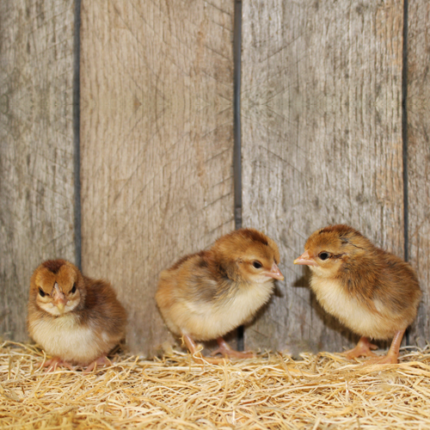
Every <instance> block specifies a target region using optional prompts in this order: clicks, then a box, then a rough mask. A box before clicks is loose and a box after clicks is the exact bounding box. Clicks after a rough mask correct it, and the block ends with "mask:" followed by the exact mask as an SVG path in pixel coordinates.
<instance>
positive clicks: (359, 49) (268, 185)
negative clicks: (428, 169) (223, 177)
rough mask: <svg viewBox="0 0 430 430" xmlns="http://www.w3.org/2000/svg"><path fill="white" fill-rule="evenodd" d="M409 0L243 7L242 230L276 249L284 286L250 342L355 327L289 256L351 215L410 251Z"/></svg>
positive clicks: (330, 342) (333, 343)
mask: <svg viewBox="0 0 430 430" xmlns="http://www.w3.org/2000/svg"><path fill="white" fill-rule="evenodd" d="M402 8H403V6H402V2H396V1H394V0H386V1H370V0H365V1H348V2H337V1H324V2H322V1H315V0H305V1H300V2H296V1H292V0H269V1H266V0H265V1H262V0H253V1H249V2H244V4H243V57H242V70H243V74H242V76H243V81H242V88H243V90H242V142H243V143H242V145H243V203H244V207H243V219H244V226H252V227H256V228H259V229H262V230H263V231H265V232H266V233H267V234H269V235H270V236H271V237H273V238H274V239H275V240H277V242H278V243H279V245H280V248H281V255H282V263H281V268H282V270H283V273H284V274H285V275H286V281H285V283H282V284H279V288H280V290H281V292H280V293H281V297H274V298H273V300H272V301H271V303H270V306H269V307H268V308H267V309H266V312H265V313H262V315H261V318H260V319H259V320H258V321H257V322H256V323H255V324H253V325H252V326H251V327H249V328H248V329H247V331H246V342H247V346H248V347H251V348H254V347H262V348H264V347H268V348H272V349H281V350H282V349H285V348H287V349H288V348H289V349H290V350H292V352H294V351H297V350H298V351H301V350H303V349H310V350H314V351H316V350H321V349H324V350H340V349H341V348H342V347H343V346H347V345H348V344H349V341H348V338H349V337H350V335H349V334H348V332H346V330H345V329H344V328H343V327H341V326H340V325H339V324H338V323H337V322H336V321H334V320H333V319H332V318H330V317H328V316H327V314H325V313H324V311H323V310H322V309H321V308H320V307H319V305H318V303H316V300H315V298H314V296H313V295H312V294H311V293H310V289H309V288H308V287H307V285H308V283H307V280H306V279H303V278H302V276H303V275H304V273H305V272H304V270H303V268H301V267H294V266H293V260H294V258H295V257H297V256H298V255H300V253H301V252H302V251H303V246H304V244H305V241H306V238H307V237H308V236H309V234H310V233H312V232H313V231H314V230H316V229H317V228H320V227H323V226H325V225H328V224H332V223H348V224H351V225H352V226H354V227H356V228H357V229H359V230H360V231H361V232H362V233H363V234H365V235H367V236H368V237H369V238H370V239H371V240H373V241H374V242H375V243H376V244H377V245H379V246H382V247H384V248H386V249H389V250H391V251H393V252H394V253H396V254H397V255H400V256H403V245H404V239H403V181H402V170H403V166H402V135H401V131H402V128H401V124H402V122H401V95H402V92H401V85H402V79H401V78H402V41H403V36H402V30H403V9H402Z"/></svg>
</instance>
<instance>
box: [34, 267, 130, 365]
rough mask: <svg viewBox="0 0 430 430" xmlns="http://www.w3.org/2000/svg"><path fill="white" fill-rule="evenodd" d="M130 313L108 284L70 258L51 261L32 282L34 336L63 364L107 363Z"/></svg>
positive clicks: (39, 269) (50, 362)
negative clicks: (85, 274)
mask: <svg viewBox="0 0 430 430" xmlns="http://www.w3.org/2000/svg"><path fill="white" fill-rule="evenodd" d="M126 322H127V314H126V311H125V309H124V308H123V306H122V305H121V303H120V302H119V301H118V299H117V297H116V294H115V291H114V290H113V288H112V287H111V285H110V284H109V283H107V282H105V281H100V280H93V279H90V278H87V277H85V276H83V275H82V274H81V272H80V271H79V269H78V268H77V267H76V266H74V265H73V264H72V263H70V262H68V261H65V260H60V259H58V260H48V261H45V262H44V263H42V264H41V265H40V266H39V267H38V268H37V269H36V270H35V271H34V273H33V276H32V277H31V282H30V297H29V302H28V317H27V328H28V332H29V334H30V336H31V337H32V338H33V339H34V340H35V341H36V342H37V343H38V344H39V345H41V346H42V348H43V349H44V350H45V351H46V352H47V354H49V355H51V356H53V357H54V358H52V359H51V360H48V361H47V362H45V366H49V369H48V370H52V369H55V368H56V367H57V365H58V364H62V365H64V366H67V367H69V368H71V365H72V364H74V365H79V366H88V367H87V369H86V371H87V372H89V371H91V370H92V369H93V368H94V367H95V366H96V365H102V364H107V363H109V361H108V360H107V358H106V354H108V352H109V351H110V350H111V349H112V348H113V347H114V346H115V345H117V344H118V342H119V341H120V340H121V339H122V338H123V337H124V334H125V326H126Z"/></svg>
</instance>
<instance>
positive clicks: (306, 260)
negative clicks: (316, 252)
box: [294, 251, 317, 266]
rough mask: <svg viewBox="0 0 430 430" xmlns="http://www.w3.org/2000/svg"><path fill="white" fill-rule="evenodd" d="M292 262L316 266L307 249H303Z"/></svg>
mask: <svg viewBox="0 0 430 430" xmlns="http://www.w3.org/2000/svg"><path fill="white" fill-rule="evenodd" d="M294 264H302V265H306V266H316V265H317V263H316V262H315V260H314V259H313V258H312V257H311V256H310V254H309V251H305V252H304V253H303V254H302V255H301V256H300V257H299V258H296V259H295V260H294Z"/></svg>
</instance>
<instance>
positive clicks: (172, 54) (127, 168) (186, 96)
mask: <svg viewBox="0 0 430 430" xmlns="http://www.w3.org/2000/svg"><path fill="white" fill-rule="evenodd" d="M232 29H233V2H231V1H229V0H214V1H212V2H204V1H195V2H170V1H169V2H164V1H162V2H152V1H149V0H145V1H140V0H139V1H137V0H136V1H134V0H130V1H126V2H125V1H122V0H112V1H109V2H106V1H105V0H84V1H83V2H82V32H81V162H82V164H81V165H82V170H81V182H82V238H83V241H82V261H83V270H84V272H85V273H86V274H87V275H89V276H94V277H103V278H106V279H109V280H110V281H111V282H112V283H113V285H114V286H115V287H116V289H117V290H118V291H120V299H121V300H122V302H123V303H124V305H125V306H126V308H127V309H128V311H129V320H130V324H129V330H128V335H127V342H128V344H129V346H130V347H131V349H132V350H133V351H136V352H139V353H144V354H148V355H151V354H153V353H154V352H157V351H158V349H159V348H158V345H159V344H160V343H162V342H163V341H167V340H169V339H171V336H170V335H169V334H168V333H167V331H166V329H165V327H164V324H163V323H162V320H161V317H160V316H159V313H158V310H157V308H156V305H155V300H154V294H155V290H156V286H157V282H158V274H159V272H160V271H161V270H162V269H164V268H166V267H168V266H169V265H171V264H173V263H174V262H175V260H177V259H178V258H179V257H180V256H182V255H184V254H187V253H190V252H194V251H198V250H200V249H202V248H204V247H206V246H208V245H210V244H211V243H212V242H213V241H214V240H215V239H216V238H217V237H218V236H220V235H222V234H225V233H227V232H229V231H231V230H232V229H234V219H233V168H232V156H233V111H232V106H233V101H232V96H233V80H232V73H233V44H232V42H233V41H232V34H233V33H232Z"/></svg>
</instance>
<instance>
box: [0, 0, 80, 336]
mask: <svg viewBox="0 0 430 430" xmlns="http://www.w3.org/2000/svg"><path fill="white" fill-rule="evenodd" d="M0 16H1V26H0V202H1V209H0V289H1V291H2V294H1V299H0V333H1V335H2V336H3V337H5V338H12V339H15V340H23V339H25V338H26V337H27V335H26V328H25V319H26V315H27V298H28V289H29V286H30V276H31V274H32V272H33V270H34V269H35V268H36V267H37V266H38V264H40V262H41V261H42V260H44V259H47V258H54V257H60V256H61V257H63V258H66V259H69V260H71V261H74V260H75V242H74V159H73V156H74V149H73V74H74V45H73V43H74V38H73V35H74V22H75V21H74V1H72V0H50V1H43V0H41V1H37V2H31V1H23V0H13V1H12V0H2V1H0Z"/></svg>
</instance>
